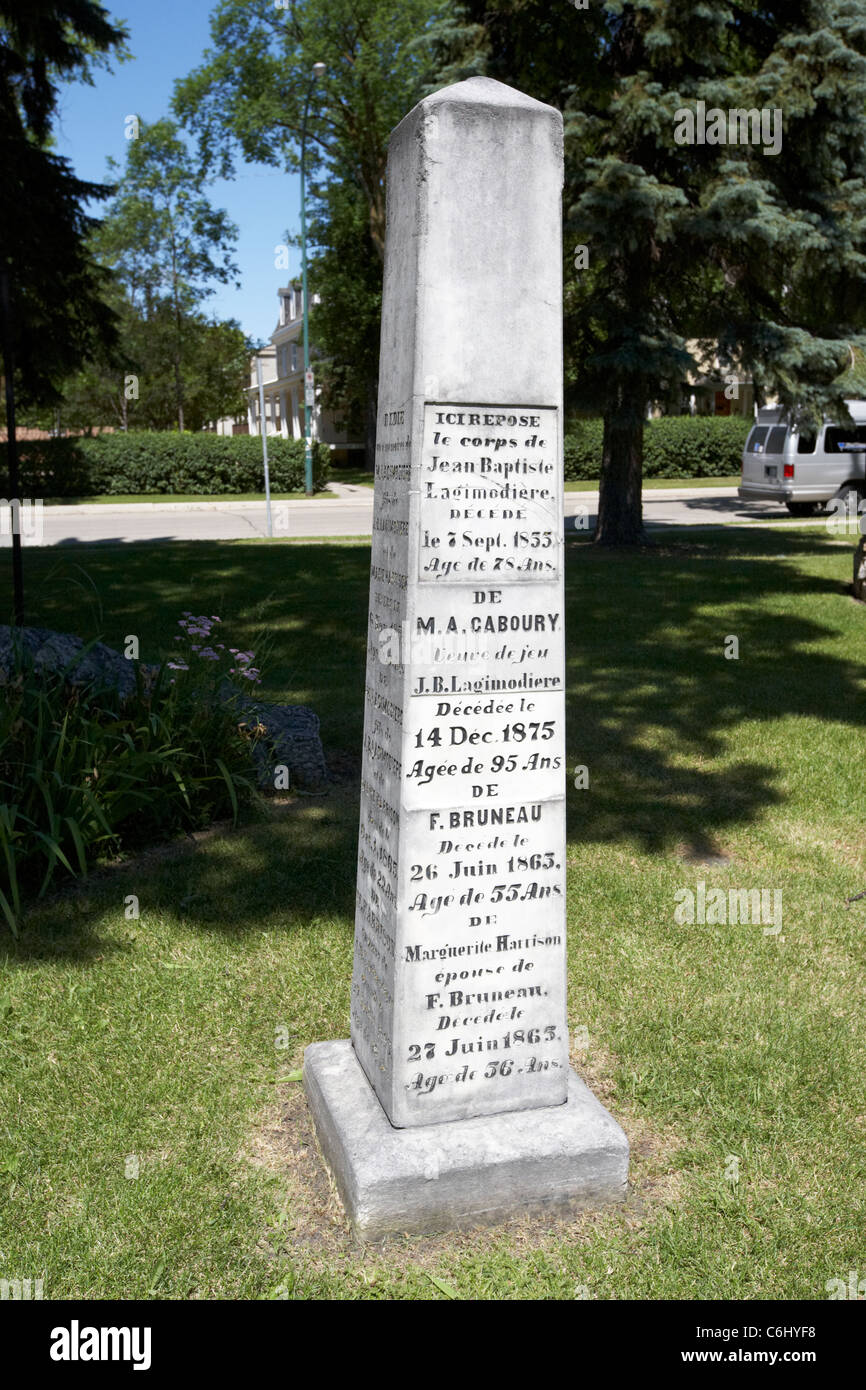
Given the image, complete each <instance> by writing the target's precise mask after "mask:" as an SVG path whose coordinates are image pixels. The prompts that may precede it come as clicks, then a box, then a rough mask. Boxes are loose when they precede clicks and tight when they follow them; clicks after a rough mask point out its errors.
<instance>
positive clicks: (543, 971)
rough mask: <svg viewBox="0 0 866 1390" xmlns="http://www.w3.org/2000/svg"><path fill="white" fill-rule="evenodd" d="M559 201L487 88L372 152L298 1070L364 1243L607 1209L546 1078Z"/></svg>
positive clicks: (607, 1171) (620, 1162) (554, 1021)
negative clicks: (348, 508) (326, 954)
mask: <svg viewBox="0 0 866 1390" xmlns="http://www.w3.org/2000/svg"><path fill="white" fill-rule="evenodd" d="M561 189H562V119H561V116H560V114H559V113H558V112H557V111H555V110H554V109H553V108H552V107H548V106H545V105H543V104H542V103H541V102H538V101H535V100H533V99H532V98H530V97H527V96H525V95H523V94H522V93H520V92H517V91H514V90H513V89H511V88H509V87H506V86H503V85H502V84H501V83H499V82H494V81H490V80H488V79H486V78H472V79H471V80H469V81H467V82H461V83H458V84H457V85H456V86H453V87H449V88H447V89H445V90H444V91H440V92H438V93H436V94H435V95H434V96H432V97H429V98H427V99H426V100H425V101H422V102H421V103H420V104H419V105H418V106H416V107H415V109H414V110H413V111H411V112H410V113H409V115H408V116H406V118H405V119H404V120H403V121H402V122H401V123H400V125H399V126H398V127H397V128H396V130H395V131H394V133H393V136H392V139H391V147H390V152H389V159H388V206H387V219H388V221H387V246H386V261H385V293H384V304H383V319H382V346H381V371H380V396H379V425H378V435H377V444H376V484H375V511H374V523H373V549H372V564H371V580H370V615H369V631H368V656H367V685H366V713H365V722H364V763H363V780H362V793H361V828H360V844H359V854H358V880H357V907H356V922H355V962H354V972H353V979H352V1027H351V1031H352V1037H351V1041H340V1042H328V1043H316V1044H314V1045H313V1046H311V1047H309V1048H307V1051H306V1055H305V1064H304V1078H305V1085H306V1089H307V1095H308V1099H309V1102H310V1106H311V1109H312V1113H313V1116H314V1120H315V1124H316V1130H317V1134H318V1137H319V1141H320V1143H321V1146H322V1150H323V1153H324V1155H325V1158H326V1160H327V1162H328V1164H329V1166H330V1167H331V1169H332V1171H333V1173H334V1176H335V1178H336V1181H337V1185H338V1187H339V1190H340V1193H341V1195H342V1198H343V1201H344V1203H345V1206H346V1209H347V1212H348V1214H349V1216H350V1218H351V1220H352V1222H353V1224H354V1225H355V1227H356V1229H357V1230H358V1232H359V1233H360V1234H362V1235H365V1236H367V1237H369V1238H377V1237H381V1236H384V1235H387V1234H388V1233H391V1232H403V1231H424V1230H443V1229H448V1228H452V1227H457V1226H461V1225H471V1224H473V1223H477V1222H479V1221H488V1220H494V1219H497V1218H499V1217H504V1216H507V1215H509V1214H513V1213H516V1212H520V1211H529V1210H536V1209H539V1208H553V1207H558V1208H568V1207H570V1206H580V1205H585V1204H588V1203H598V1202H601V1201H616V1200H621V1199H622V1198H623V1197H624V1196H625V1188H626V1179H627V1174H628V1144H627V1141H626V1138H625V1135H624V1134H623V1132H622V1130H621V1129H620V1127H619V1126H618V1125H617V1124H616V1122H615V1121H614V1120H613V1119H612V1118H611V1117H610V1115H608V1113H607V1112H606V1110H604V1108H603V1107H602V1106H601V1105H600V1104H599V1103H598V1101H596V1100H595V1098H594V1097H593V1096H592V1094H591V1092H590V1091H589V1090H588V1089H587V1087H586V1086H585V1085H584V1083H583V1082H582V1081H581V1080H580V1079H579V1078H578V1077H577V1076H576V1075H575V1073H574V1072H573V1071H572V1070H571V1069H570V1067H569V1061H568V1056H569V1036H568V1023H567V1017H566V998H565V993H566V974H565V940H566V931H565V795H564V789H565V777H566V766H565V732H564V669H565V649H564V637H563V572H562V538H563V512H562V252H561V247H562V238H561V220H560V219H561V211H560V202H561Z"/></svg>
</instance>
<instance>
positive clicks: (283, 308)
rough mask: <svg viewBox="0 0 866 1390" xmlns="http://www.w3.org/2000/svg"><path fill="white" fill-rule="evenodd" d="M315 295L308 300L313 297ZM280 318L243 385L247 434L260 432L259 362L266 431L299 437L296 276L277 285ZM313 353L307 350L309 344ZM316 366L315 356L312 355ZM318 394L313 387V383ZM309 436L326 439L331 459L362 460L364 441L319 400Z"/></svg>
mask: <svg viewBox="0 0 866 1390" xmlns="http://www.w3.org/2000/svg"><path fill="white" fill-rule="evenodd" d="M317 298H318V297H316V298H314V299H313V300H311V303H315V302H316V300H317ZM279 300H280V318H279V323H278V324H277V326H276V328H275V329H274V331H273V333H272V334H271V339H270V345H269V346H268V347H266V348H263V349H262V351H261V352H260V353H258V354H257V355H256V356H255V357H253V359H252V361H251V363H250V384H249V386H248V388H247V421H248V428H249V432H250V434H261V429H262V422H261V419H260V409H259V384H258V374H257V364H258V362H259V361H261V364H262V380H263V383H264V396H265V432H266V433H267V434H279V435H281V436H282V437H283V438H284V439H303V437H304V320H303V293H302V290H301V285H300V283H299V282H298V281H294V282H293V283H292V284H291V285H286V286H285V287H284V288H283V289H281V290H280V291H279ZM311 355H312V350H311ZM311 365H312V366H313V369H314V371H315V357H314V355H313V357H312V363H311ZM316 394H317V396H318V394H319V393H318V388H316ZM312 433H313V438H314V439H318V440H320V441H321V442H322V443H323V444H327V445H328V447H329V449H330V450H331V460H332V462H333V463H335V464H337V465H339V464H347V463H357V464H359V465H360V464H361V463H362V462H363V454H364V444H363V441H361V440H357V439H353V438H352V436H351V435H350V434H349V433H348V432H347V431H346V430H345V429H344V428H343V422H342V421H340V420H338V419H337V418H336V417H335V415H334V412H333V411H331V410H324V409H323V408H322V407H321V406H320V405H319V404H318V402H317V403H316V404H315V405H314V406H313V411H312Z"/></svg>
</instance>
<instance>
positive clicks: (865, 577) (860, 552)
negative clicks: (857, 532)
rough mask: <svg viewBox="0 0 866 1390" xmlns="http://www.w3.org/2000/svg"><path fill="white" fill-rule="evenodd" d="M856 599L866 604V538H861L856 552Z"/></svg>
mask: <svg viewBox="0 0 866 1390" xmlns="http://www.w3.org/2000/svg"><path fill="white" fill-rule="evenodd" d="M854 597H855V598H856V599H859V600H860V602H861V603H866V536H861V537H860V539H859V541H858V542H857V548H856V550H855V551H854Z"/></svg>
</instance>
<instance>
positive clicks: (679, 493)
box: [0, 487, 796, 548]
mask: <svg viewBox="0 0 866 1390" xmlns="http://www.w3.org/2000/svg"><path fill="white" fill-rule="evenodd" d="M643 505H644V520H645V522H646V525H647V527H648V528H649V529H651V530H657V529H659V528H665V527H669V526H677V527H680V526H719V525H731V524H738V525H742V524H743V523H746V522H755V521H781V520H787V521H788V522H789V524H794V525H796V523H795V522H794V523H792V522H791V519H790V518H789V517H788V513H787V512H786V511H785V510H784V508H783V507H780V506H778V505H776V504H774V503H771V502H766V503H764V502H748V503H744V502H740V500H739V499H738V497H737V493H736V489H735V488H670V489H668V488H664V489H661V488H659V489H657V490H656V489H653V490H648V491H646V492H645V493H644V497H643ZM597 506H598V494H597V493H596V492H568V493H566V495H565V512H566V523H565V529H566V532H569V531H573V530H590V529H592V527H594V525H595V518H596V510H597ZM272 510H273V519H274V535H275V536H279V537H286V536H288V537H290V538H291V537H305V536H369V535H370V534H371V533H372V522H373V493H372V490H371V489H370V488H360V487H359V488H352V489H349V488H343V489H341V496H339V497H334V498H329V499H323V500H321V501H319V500H316V499H314V500H312V501H309V502H306V501H298V502H274V503H273V509H272ZM266 535H267V523H266V514H265V504H264V502H192V503H127V504H124V505H120V506H116V507H115V506H110V505H107V506H98V505H93V506H79V507H72V506H57V507H45V508H44V510H43V534H42V538H41V540H39V541H35V540H30V539H27V538H25V544H26V545H32V544H41V545H69V546H71V545H93V544H100V543H101V544H110V543H112V542H113V543H115V544H117V543H126V542H129V541H168V540H238V539H241V540H245V539H253V538H256V537H260V536H266ZM9 543H10V542H9V537H8V536H7V535H2V536H0V548H2V547H4V546H8V545H9Z"/></svg>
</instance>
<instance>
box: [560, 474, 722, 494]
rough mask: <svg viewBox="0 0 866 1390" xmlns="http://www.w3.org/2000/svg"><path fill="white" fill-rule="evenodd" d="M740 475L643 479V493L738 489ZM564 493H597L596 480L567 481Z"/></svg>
mask: <svg viewBox="0 0 866 1390" xmlns="http://www.w3.org/2000/svg"><path fill="white" fill-rule="evenodd" d="M739 485H740V474H739V473H736V474H732V475H731V476H729V477H726V478H644V480H643V491H644V492H646V490H647V488H649V490H650V491H651V492H652V491H655V490H656V489H657V488H676V489H681V488H687V487H739ZM565 491H566V492H598V478H583V479H578V480H577V481H574V482H572V481H567V482H566V484H565Z"/></svg>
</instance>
